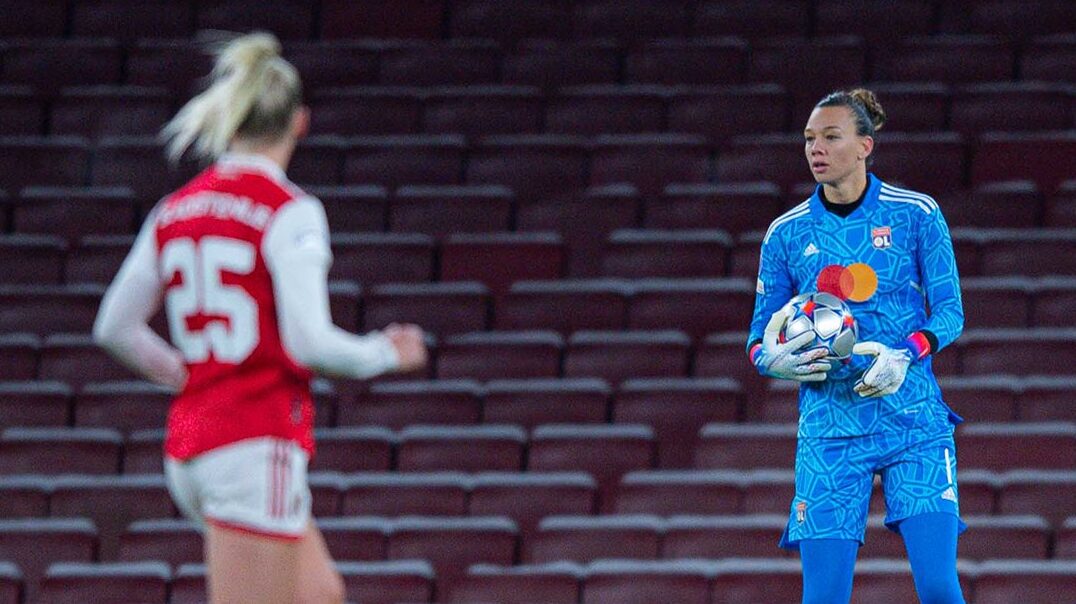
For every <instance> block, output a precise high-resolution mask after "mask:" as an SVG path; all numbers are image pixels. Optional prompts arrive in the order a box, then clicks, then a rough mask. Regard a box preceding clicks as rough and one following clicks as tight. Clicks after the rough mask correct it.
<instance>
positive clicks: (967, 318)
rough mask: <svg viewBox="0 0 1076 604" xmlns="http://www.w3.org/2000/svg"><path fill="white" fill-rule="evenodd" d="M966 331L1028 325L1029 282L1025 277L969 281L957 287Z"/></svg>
mask: <svg viewBox="0 0 1076 604" xmlns="http://www.w3.org/2000/svg"><path fill="white" fill-rule="evenodd" d="M960 289H961V296H962V298H963V302H964V324H965V325H966V326H967V328H969V329H974V328H990V327H1027V326H1029V325H1031V295H1030V294H1031V292H1030V289H1031V282H1030V280H1029V279H1027V278H1025V277H970V278H967V279H962V280H961V283H960Z"/></svg>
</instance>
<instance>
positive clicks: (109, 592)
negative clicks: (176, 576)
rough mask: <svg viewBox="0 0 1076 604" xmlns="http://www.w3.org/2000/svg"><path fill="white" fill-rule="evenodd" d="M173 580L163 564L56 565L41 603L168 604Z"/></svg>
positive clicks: (48, 575) (47, 578) (43, 585)
mask: <svg viewBox="0 0 1076 604" xmlns="http://www.w3.org/2000/svg"><path fill="white" fill-rule="evenodd" d="M171 579H172V571H171V569H170V568H169V567H168V565H167V564H165V563H163V562H112V563H106V564H87V563H84V562H82V563H80V562H57V563H55V564H52V565H50V566H49V568H48V570H47V571H46V572H45V578H44V579H43V580H42V581H41V599H42V600H43V601H46V602H55V603H56V604H81V603H82V602H89V601H91V600H92V601H93V602H102V603H116V604H118V603H120V602H144V603H145V604H155V603H160V604H165V603H166V602H168V583H169V582H170V581H171Z"/></svg>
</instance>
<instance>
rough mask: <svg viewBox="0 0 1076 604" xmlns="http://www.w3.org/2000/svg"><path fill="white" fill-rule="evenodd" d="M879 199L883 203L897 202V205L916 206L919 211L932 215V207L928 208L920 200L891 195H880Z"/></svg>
mask: <svg viewBox="0 0 1076 604" xmlns="http://www.w3.org/2000/svg"><path fill="white" fill-rule="evenodd" d="M878 199H880V200H882V201H894V202H897V203H910V204H915V205H916V206H919V209H920V210H923V212H925V213H926V214H930V212H931V210H930V206H928V205H927V204H926V203H924V202H923V201H921V200H919V199H909V198H907V197H891V196H889V195H879V196H878Z"/></svg>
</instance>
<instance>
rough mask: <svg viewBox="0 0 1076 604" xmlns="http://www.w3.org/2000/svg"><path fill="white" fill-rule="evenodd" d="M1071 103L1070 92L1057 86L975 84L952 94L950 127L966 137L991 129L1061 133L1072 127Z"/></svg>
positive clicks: (1041, 84)
mask: <svg viewBox="0 0 1076 604" xmlns="http://www.w3.org/2000/svg"><path fill="white" fill-rule="evenodd" d="M1071 104H1072V96H1071V93H1070V92H1069V91H1068V90H1067V89H1066V88H1065V87H1063V86H1061V85H1059V84H1049V83H1043V82H1002V83H990V84H974V85H970V86H965V87H963V88H960V89H958V90H957V92H956V94H955V95H954V97H953V112H952V118H951V120H950V126H951V128H952V129H953V130H955V131H957V132H960V133H962V134H964V135H966V136H973V135H976V134H979V133H981V132H987V131H993V130H1003V131H1033V130H1064V129H1065V128H1069V127H1071V125H1072V122H1071V119H1070V113H1071Z"/></svg>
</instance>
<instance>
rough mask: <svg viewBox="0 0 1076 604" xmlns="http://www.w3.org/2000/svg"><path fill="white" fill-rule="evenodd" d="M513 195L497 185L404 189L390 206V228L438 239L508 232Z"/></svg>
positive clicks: (398, 190)
mask: <svg viewBox="0 0 1076 604" xmlns="http://www.w3.org/2000/svg"><path fill="white" fill-rule="evenodd" d="M511 216H512V192H511V191H510V190H508V189H507V188H506V187H503V186H498V185H483V186H446V187H434V186H405V187H400V188H399V189H397V190H396V194H395V195H394V196H393V197H392V199H391V200H390V202H389V228H390V229H391V230H393V231H397V232H417V233H423V234H426V235H430V236H433V237H435V238H440V239H443V238H447V237H448V235H450V234H452V233H488V232H500V231H507V230H508V227H509V222H510V220H511Z"/></svg>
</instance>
